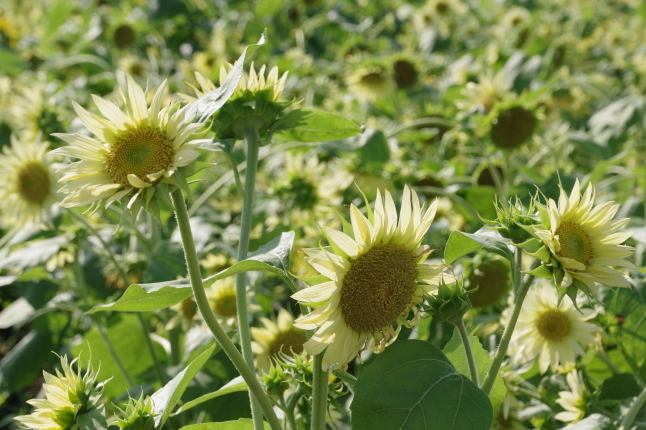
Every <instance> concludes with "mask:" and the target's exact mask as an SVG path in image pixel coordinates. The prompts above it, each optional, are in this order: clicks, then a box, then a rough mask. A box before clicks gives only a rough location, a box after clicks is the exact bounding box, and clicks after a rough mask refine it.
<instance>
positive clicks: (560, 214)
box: [532, 179, 635, 294]
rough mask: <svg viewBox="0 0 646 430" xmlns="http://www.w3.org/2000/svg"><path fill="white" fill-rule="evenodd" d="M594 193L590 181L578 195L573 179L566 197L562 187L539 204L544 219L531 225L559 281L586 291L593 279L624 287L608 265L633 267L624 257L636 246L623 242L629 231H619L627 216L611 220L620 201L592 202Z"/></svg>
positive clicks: (618, 274) (591, 290) (624, 282)
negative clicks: (559, 192) (533, 225)
mask: <svg viewBox="0 0 646 430" xmlns="http://www.w3.org/2000/svg"><path fill="white" fill-rule="evenodd" d="M594 199H595V191H594V187H593V186H592V185H590V186H588V188H587V189H586V191H585V193H584V194H583V195H581V192H580V188H579V181H578V179H577V181H576V182H575V184H574V188H573V189H572V193H571V194H570V196H569V197H568V196H567V194H566V193H565V191H564V190H563V188H561V195H560V197H559V202H558V205H557V204H556V202H555V201H554V200H552V199H549V200H548V205H547V207H542V206H539V210H540V211H541V212H542V214H541V220H542V225H541V226H538V227H533V228H532V230H533V234H534V235H535V236H536V237H538V239H539V240H540V241H542V242H543V244H544V245H545V247H547V248H545V247H544V248H543V249H542V254H543V261H545V262H546V263H548V265H549V266H553V267H554V268H555V269H558V270H557V271H556V273H555V278H556V280H557V281H560V286H561V287H563V288H567V287H570V286H574V287H575V288H577V289H580V290H582V291H583V292H585V293H586V294H590V293H593V294H594V292H595V291H596V284H595V283H596V282H598V283H600V284H603V285H606V286H609V287H628V286H629V283H628V281H627V280H626V278H625V277H624V276H623V275H622V273H621V272H618V271H616V270H615V269H613V268H611V267H610V266H619V267H625V268H629V269H634V268H635V266H634V265H633V264H632V263H631V262H630V261H628V260H626V257H629V256H630V255H631V254H632V253H633V252H634V248H632V247H630V246H625V245H621V243H623V242H624V241H625V240H626V239H628V238H629V237H630V236H631V235H632V233H631V232H619V230H621V229H622V228H623V227H624V226H625V225H626V224H627V223H628V221H629V220H630V219H629V218H622V219H617V220H614V221H613V219H612V218H613V217H614V216H615V214H616V213H617V210H619V205H618V204H614V202H613V201H609V202H605V203H602V204H601V205H598V206H596V207H593V205H594ZM547 250H549V257H545V255H546V252H545V251H547ZM540 252H541V251H539V254H540ZM537 255H538V254H537ZM546 260H547V261H546ZM561 277H562V280H560V279H559V278H561Z"/></svg>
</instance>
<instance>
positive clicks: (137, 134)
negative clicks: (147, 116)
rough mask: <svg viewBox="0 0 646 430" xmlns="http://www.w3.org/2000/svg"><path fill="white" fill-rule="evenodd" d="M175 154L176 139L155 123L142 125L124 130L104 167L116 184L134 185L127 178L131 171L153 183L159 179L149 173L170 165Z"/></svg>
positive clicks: (111, 149) (164, 168)
mask: <svg viewBox="0 0 646 430" xmlns="http://www.w3.org/2000/svg"><path fill="white" fill-rule="evenodd" d="M173 155H174V151H173V143H172V142H171V141H170V140H168V138H166V135H165V134H164V133H162V132H161V131H160V130H159V129H156V128H153V127H139V128H136V129H134V130H128V131H126V132H124V133H123V134H121V136H119V138H118V139H117V141H116V142H115V143H114V144H113V145H111V148H110V152H109V153H108V155H107V156H106V159H105V171H106V173H107V174H108V176H109V177H110V180H111V181H112V182H114V183H116V184H121V185H125V186H127V187H130V186H132V185H131V184H130V182H128V175H130V174H133V175H135V176H137V177H138V178H139V179H141V180H142V181H144V182H148V183H151V184H152V183H156V182H154V181H151V180H150V179H148V175H150V174H153V173H158V172H161V171H163V170H166V169H168V168H169V167H170V166H171V164H172V163H173ZM158 181H159V180H158Z"/></svg>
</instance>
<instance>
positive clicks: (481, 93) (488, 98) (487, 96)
mask: <svg viewBox="0 0 646 430" xmlns="http://www.w3.org/2000/svg"><path fill="white" fill-rule="evenodd" d="M509 88H510V85H509V82H507V79H506V78H505V73H504V72H503V71H499V72H498V73H496V74H495V75H494V74H493V72H491V71H490V70H489V71H487V72H485V73H483V74H481V75H480V76H479V77H478V82H477V83H475V82H467V83H466V85H465V88H464V89H463V90H462V95H464V96H465V97H466V98H465V99H461V100H456V101H455V105H456V106H457V107H458V108H459V109H462V110H466V111H468V110H471V109H473V108H475V107H476V106H482V109H483V111H484V113H489V112H490V111H491V109H492V108H493V107H494V105H495V104H496V103H497V102H499V101H501V100H503V99H504V98H505V95H507V94H509Z"/></svg>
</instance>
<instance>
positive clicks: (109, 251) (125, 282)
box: [69, 210, 166, 385]
mask: <svg viewBox="0 0 646 430" xmlns="http://www.w3.org/2000/svg"><path fill="white" fill-rule="evenodd" d="M69 213H71V214H72V215H74V216H75V217H76V219H78V220H79V221H81V223H82V224H83V225H84V226H85V227H86V228H87V229H88V230H89V231H90V232H91V233H92V234H93V235H94V236H96V238H97V239H99V242H101V246H103V249H104V250H105V252H106V254H108V258H109V259H110V261H112V264H114V266H115V267H116V268H117V271H118V272H119V276H121V279H122V281H123V286H124V287H125V286H127V285H130V280H129V279H128V275H126V272H125V271H124V270H123V268H122V267H121V265H120V264H119V262H118V261H117V257H116V256H115V255H114V253H113V252H112V249H110V246H108V244H107V243H106V242H105V240H103V238H102V237H101V235H100V234H99V232H98V231H97V230H96V229H95V228H94V227H93V226H92V224H90V223H89V222H88V221H87V220H86V219H85V217H84V216H83V215H80V214H78V213H76V212H74V211H73V210H70V211H69ZM77 263H78V262H77ZM137 316H138V317H139V324H140V325H141V329H142V331H143V332H144V339H145V342H146V347H147V348H148V353H149V354H150V357H151V358H152V360H153V363H154V366H155V373H156V375H157V378H158V379H159V382H161V384H162V385H164V384H166V377H165V376H164V371H163V370H162V367H161V364H159V360H158V359H157V354H156V353H155V348H154V346H153V343H152V340H150V333H149V331H148V325H147V324H146V321H144V318H143V316H142V315H141V314H140V313H137Z"/></svg>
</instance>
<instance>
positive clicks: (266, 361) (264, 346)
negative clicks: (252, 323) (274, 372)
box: [251, 308, 307, 371]
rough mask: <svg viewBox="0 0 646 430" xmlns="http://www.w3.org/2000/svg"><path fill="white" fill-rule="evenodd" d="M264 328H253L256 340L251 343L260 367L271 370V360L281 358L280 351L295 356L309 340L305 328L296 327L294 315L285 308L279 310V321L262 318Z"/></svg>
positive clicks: (252, 333) (252, 334) (252, 332)
mask: <svg viewBox="0 0 646 430" xmlns="http://www.w3.org/2000/svg"><path fill="white" fill-rule="evenodd" d="M260 320H261V322H262V324H263V325H264V326H265V327H264V328H257V327H252V328H251V336H252V337H253V340H254V342H253V343H252V344H251V346H252V348H253V352H254V353H255V354H256V361H257V366H258V368H260V369H262V370H264V371H267V370H269V367H270V364H271V360H272V359H274V360H277V359H279V358H280V354H279V353H281V352H282V353H283V354H286V355H288V356H293V355H295V354H301V353H302V352H303V345H304V344H305V342H306V341H307V336H306V334H305V330H302V329H300V328H297V327H294V317H292V315H291V314H290V313H289V312H288V311H287V310H285V309H282V308H281V309H280V311H278V318H277V321H276V322H274V321H271V320H269V319H267V318H261V319H260Z"/></svg>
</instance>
